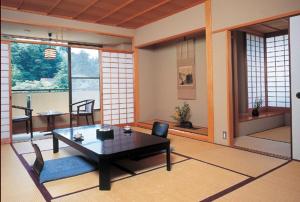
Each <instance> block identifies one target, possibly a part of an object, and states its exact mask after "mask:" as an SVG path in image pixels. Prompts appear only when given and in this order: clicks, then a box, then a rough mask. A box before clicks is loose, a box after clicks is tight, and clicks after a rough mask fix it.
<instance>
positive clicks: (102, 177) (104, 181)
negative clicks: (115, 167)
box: [99, 159, 110, 190]
mask: <svg viewBox="0 0 300 202" xmlns="http://www.w3.org/2000/svg"><path fill="white" fill-rule="evenodd" d="M99 189H100V190H110V162H109V160H103V159H99Z"/></svg>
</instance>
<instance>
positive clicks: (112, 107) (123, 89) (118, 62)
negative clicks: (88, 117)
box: [101, 52, 134, 125]
mask: <svg viewBox="0 0 300 202" xmlns="http://www.w3.org/2000/svg"><path fill="white" fill-rule="evenodd" d="M101 57H102V58H101V61H102V93H103V96H102V99H103V101H102V106H103V108H102V109H103V123H104V124H112V125H115V124H126V123H132V122H134V88H133V86H134V85H133V73H134V71H133V54H131V53H115V52H102V53H101Z"/></svg>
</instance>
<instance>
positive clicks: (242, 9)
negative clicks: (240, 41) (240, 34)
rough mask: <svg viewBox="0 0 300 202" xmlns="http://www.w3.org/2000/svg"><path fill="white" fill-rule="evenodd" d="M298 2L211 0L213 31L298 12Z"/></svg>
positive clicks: (286, 0)
mask: <svg viewBox="0 0 300 202" xmlns="http://www.w3.org/2000/svg"><path fill="white" fill-rule="evenodd" d="M299 9H300V1H299V0H226V1H224V0H212V19H213V20H212V23H213V30H218V29H223V28H226V27H230V26H236V25H239V24H243V23H248V22H251V21H254V20H259V19H264V18H269V17H273V16H276V15H280V14H284V13H288V12H292V11H298V12H300V10H299Z"/></svg>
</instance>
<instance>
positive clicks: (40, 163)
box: [31, 143, 44, 176]
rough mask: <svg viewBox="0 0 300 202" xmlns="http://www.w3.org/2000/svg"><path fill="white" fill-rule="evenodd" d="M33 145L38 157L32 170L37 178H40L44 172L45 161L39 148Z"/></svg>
mask: <svg viewBox="0 0 300 202" xmlns="http://www.w3.org/2000/svg"><path fill="white" fill-rule="evenodd" d="M31 145H32V147H33V149H34V152H35V155H36V159H35V161H34V164H33V166H32V169H33V171H34V173H35V174H36V175H37V176H40V174H41V172H42V170H43V167H44V159H43V156H42V153H41V150H40V148H39V146H38V145H37V144H34V143H31Z"/></svg>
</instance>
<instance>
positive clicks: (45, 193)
mask: <svg viewBox="0 0 300 202" xmlns="http://www.w3.org/2000/svg"><path fill="white" fill-rule="evenodd" d="M11 147H12V149H13V151H14V152H15V154H16V155H17V157H18V158H19V160H20V161H21V163H22V165H23V166H24V168H25V170H26V171H27V173H28V174H29V176H30V177H31V179H32V180H33V182H34V184H35V186H36V187H37V188H38V189H39V191H40V192H41V194H42V196H43V197H44V199H45V200H46V201H51V200H52V199H53V197H52V196H51V194H50V193H49V192H48V190H47V189H46V187H45V186H44V185H43V184H40V182H39V181H38V177H37V176H36V175H35V174H34V173H33V171H32V169H31V167H30V166H29V165H28V163H27V162H26V160H25V159H24V157H23V156H22V154H18V152H17V150H16V148H15V147H14V146H13V144H11Z"/></svg>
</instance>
